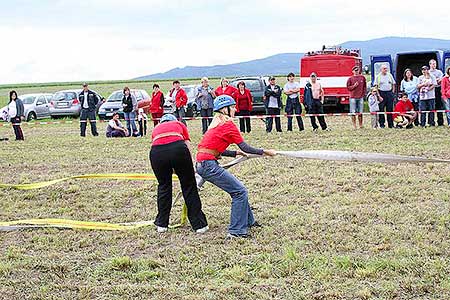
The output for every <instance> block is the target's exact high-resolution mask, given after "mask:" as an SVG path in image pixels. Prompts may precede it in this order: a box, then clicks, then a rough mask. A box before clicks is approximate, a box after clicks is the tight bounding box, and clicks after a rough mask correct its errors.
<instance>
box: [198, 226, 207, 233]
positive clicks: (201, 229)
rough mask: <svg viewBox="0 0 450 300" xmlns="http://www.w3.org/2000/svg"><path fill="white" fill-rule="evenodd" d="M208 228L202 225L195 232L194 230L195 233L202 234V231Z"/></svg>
mask: <svg viewBox="0 0 450 300" xmlns="http://www.w3.org/2000/svg"><path fill="white" fill-rule="evenodd" d="M208 230H209V227H208V226H205V227H202V228H199V229H197V230H196V231H195V232H196V233H200V234H203V233H205V232H207V231H208Z"/></svg>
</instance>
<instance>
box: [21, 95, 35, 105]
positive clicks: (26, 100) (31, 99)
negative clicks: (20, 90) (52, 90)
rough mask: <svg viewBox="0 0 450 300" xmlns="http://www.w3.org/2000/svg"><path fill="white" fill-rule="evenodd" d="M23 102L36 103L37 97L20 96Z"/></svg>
mask: <svg viewBox="0 0 450 300" xmlns="http://www.w3.org/2000/svg"><path fill="white" fill-rule="evenodd" d="M19 98H20V99H21V100H22V102H23V104H33V103H34V99H36V96H25V97H23V98H22V97H19Z"/></svg>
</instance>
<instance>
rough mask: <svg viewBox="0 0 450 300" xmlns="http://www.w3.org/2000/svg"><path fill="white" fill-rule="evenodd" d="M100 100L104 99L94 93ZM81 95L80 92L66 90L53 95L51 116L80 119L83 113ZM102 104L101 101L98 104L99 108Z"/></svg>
mask: <svg viewBox="0 0 450 300" xmlns="http://www.w3.org/2000/svg"><path fill="white" fill-rule="evenodd" d="M93 92H94V93H95V94H97V96H98V97H99V99H103V97H102V96H101V95H100V94H98V93H97V92H95V91H93ZM80 93H81V89H80V90H64V91H59V92H56V93H55V94H53V97H52V101H51V103H50V115H51V116H52V118H53V117H60V116H70V117H78V116H79V115H80V111H81V103H80V100H79V99H78V96H79V95H80ZM101 104H102V102H101V101H99V103H98V106H97V108H98V107H100V105H101Z"/></svg>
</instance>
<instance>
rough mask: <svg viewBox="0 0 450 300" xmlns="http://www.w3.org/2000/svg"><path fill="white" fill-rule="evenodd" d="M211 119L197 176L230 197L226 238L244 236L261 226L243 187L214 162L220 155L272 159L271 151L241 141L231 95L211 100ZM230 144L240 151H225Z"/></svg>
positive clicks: (198, 163) (199, 147)
mask: <svg viewBox="0 0 450 300" xmlns="http://www.w3.org/2000/svg"><path fill="white" fill-rule="evenodd" d="M214 111H215V112H217V114H216V115H215V116H214V118H213V120H212V122H211V125H210V126H209V129H208V131H207V132H206V134H205V135H204V136H203V138H202V140H201V141H200V144H199V145H198V152H197V173H198V174H199V175H200V176H201V177H202V178H203V179H205V180H206V181H209V182H211V183H213V184H214V185H216V186H218V187H219V188H221V189H222V190H224V191H226V192H227V193H228V194H230V196H231V221H230V226H229V227H228V236H227V237H229V238H233V237H247V234H248V228H249V227H252V226H260V225H259V224H258V223H257V222H256V221H255V219H254V217H253V212H252V209H251V208H250V204H249V202H248V191H247V189H246V188H245V186H244V185H243V184H242V182H240V181H239V180H238V179H237V178H236V177H234V176H233V175H232V174H231V173H230V172H228V171H227V170H225V169H224V168H222V167H221V166H220V165H219V163H218V162H217V160H218V159H219V158H220V156H231V157H235V156H236V155H243V156H245V155H246V153H250V154H258V155H269V156H274V155H275V154H276V153H275V151H274V150H263V149H256V148H253V147H251V146H249V145H248V144H247V143H245V142H244V139H243V138H242V135H241V134H240V132H239V130H238V129H237V127H236V125H235V124H234V123H233V117H234V114H235V112H236V101H234V99H233V98H232V97H231V96H228V95H222V96H218V97H217V98H216V99H215V100H214ZM230 144H237V145H238V147H239V148H240V149H241V150H238V151H230V150H226V149H227V148H228V146H229V145H230Z"/></svg>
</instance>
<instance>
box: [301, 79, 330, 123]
mask: <svg viewBox="0 0 450 300" xmlns="http://www.w3.org/2000/svg"><path fill="white" fill-rule="evenodd" d="M309 78H310V81H311V82H308V83H307V84H306V86H305V103H308V113H309V114H312V116H310V119H311V126H312V127H313V131H317V129H318V128H319V126H317V123H316V116H314V115H316V114H318V115H321V116H317V119H318V120H319V124H320V127H321V128H322V130H327V123H326V122H325V117H324V116H323V101H324V97H325V95H324V92H323V88H322V85H321V84H320V83H319V82H317V74H316V73H314V72H313V73H311V75H310V76H309ZM306 98H308V100H306Z"/></svg>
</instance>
